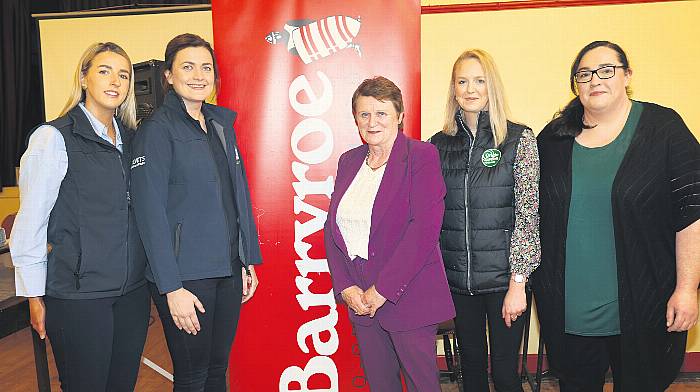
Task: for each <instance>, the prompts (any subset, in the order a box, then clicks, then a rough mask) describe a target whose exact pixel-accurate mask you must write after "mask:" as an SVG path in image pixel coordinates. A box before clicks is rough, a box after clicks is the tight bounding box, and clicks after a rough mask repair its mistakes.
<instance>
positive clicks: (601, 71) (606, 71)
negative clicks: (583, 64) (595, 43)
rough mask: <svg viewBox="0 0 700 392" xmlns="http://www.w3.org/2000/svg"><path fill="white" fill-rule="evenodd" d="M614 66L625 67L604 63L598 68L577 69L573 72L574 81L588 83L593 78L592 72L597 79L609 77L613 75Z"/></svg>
mask: <svg viewBox="0 0 700 392" xmlns="http://www.w3.org/2000/svg"><path fill="white" fill-rule="evenodd" d="M615 68H626V67H625V66H624V65H606V66H604V67H600V68H598V69H593V70H590V71H589V70H584V71H578V72H576V73H575V74H574V80H575V81H576V83H588V82H590V81H591V80H593V74H596V75H598V78H599V79H610V78H612V77H613V76H615Z"/></svg>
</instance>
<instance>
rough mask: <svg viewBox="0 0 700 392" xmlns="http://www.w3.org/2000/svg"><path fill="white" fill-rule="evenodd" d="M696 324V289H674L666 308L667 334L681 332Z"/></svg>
mask: <svg viewBox="0 0 700 392" xmlns="http://www.w3.org/2000/svg"><path fill="white" fill-rule="evenodd" d="M697 322H698V291H697V289H692V288H691V289H689V290H683V289H676V290H675V291H674V292H673V295H671V298H670V299H669V300H668V304H667V306H666V327H667V331H668V332H683V331H687V330H689V329H691V328H693V327H694V326H695V324H696V323H697Z"/></svg>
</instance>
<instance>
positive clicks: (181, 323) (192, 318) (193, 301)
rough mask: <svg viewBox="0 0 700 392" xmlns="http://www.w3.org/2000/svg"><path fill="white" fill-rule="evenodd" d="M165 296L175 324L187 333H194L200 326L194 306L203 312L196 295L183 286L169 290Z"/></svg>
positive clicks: (202, 306)
mask: <svg viewBox="0 0 700 392" xmlns="http://www.w3.org/2000/svg"><path fill="white" fill-rule="evenodd" d="M165 296H166V297H167V299H168V308H169V309H170V315H171V316H172V317H173V321H174V322H175V326H177V328H178V329H180V330H182V329H184V330H185V332H187V333H189V334H193V335H196V334H197V332H198V331H199V330H200V329H201V327H200V326H199V319H198V318H197V312H196V311H195V307H197V309H198V310H199V311H200V312H202V313H204V305H202V303H201V302H199V299H198V298H197V296H196V295H194V294H192V293H191V292H189V291H187V290H186V289H185V288H184V287H181V288H179V289H177V290H175V291H171V292H169V293H168V294H166V295H165Z"/></svg>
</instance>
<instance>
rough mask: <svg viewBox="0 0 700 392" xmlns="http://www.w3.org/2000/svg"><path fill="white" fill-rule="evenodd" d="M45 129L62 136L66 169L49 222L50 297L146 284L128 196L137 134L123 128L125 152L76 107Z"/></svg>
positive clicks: (90, 295)
mask: <svg viewBox="0 0 700 392" xmlns="http://www.w3.org/2000/svg"><path fill="white" fill-rule="evenodd" d="M48 124H49V125H51V126H53V127H55V128H56V129H58V131H59V132H60V133H61V135H62V136H63V140H64V142H65V144H66V153H67V155H68V170H67V171H66V175H65V177H64V179H63V182H61V187H60V188H59V191H58V198H57V199H56V204H55V205H54V207H53V209H52V210H51V215H50V217H49V225H48V231H47V240H48V243H49V244H50V245H51V247H52V250H51V252H50V253H49V254H48V262H47V277H46V295H49V296H52V297H57V298H64V299H94V298H105V297H114V296H118V295H122V294H124V293H127V292H129V291H131V290H133V289H135V288H138V287H140V286H142V285H143V284H145V282H146V281H145V280H144V268H145V264H146V258H145V254H144V252H143V246H142V244H141V240H140V239H139V236H138V231H137V229H136V225H135V221H134V214H133V211H132V209H131V207H130V205H129V194H128V188H129V166H128V165H129V162H130V157H131V140H132V138H133V136H134V131H133V130H131V129H129V128H127V127H126V126H125V125H124V124H122V123H121V122H118V126H119V131H120V134H121V138H122V143H123V145H122V150H123V152H122V153H120V152H119V150H117V148H116V147H114V146H113V145H111V144H110V143H108V142H107V141H105V140H103V139H102V138H100V137H99V136H98V135H97V134H96V133H95V131H94V130H93V128H92V125H90V120H88V118H87V117H86V116H85V113H83V111H82V109H80V107H78V106H76V107H75V108H73V109H72V110H71V111H70V112H68V114H66V115H65V116H63V117H60V118H58V119H56V120H54V121H51V122H49V123H48Z"/></svg>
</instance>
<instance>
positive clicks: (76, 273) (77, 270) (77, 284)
mask: <svg viewBox="0 0 700 392" xmlns="http://www.w3.org/2000/svg"><path fill="white" fill-rule="evenodd" d="M82 264H83V255H82V254H81V255H79V256H78V263H77V264H76V265H75V271H74V272H73V276H75V290H76V291H78V290H80V266H81V265H82Z"/></svg>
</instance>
